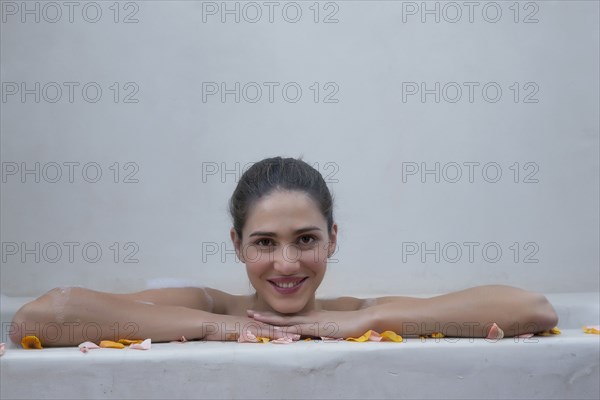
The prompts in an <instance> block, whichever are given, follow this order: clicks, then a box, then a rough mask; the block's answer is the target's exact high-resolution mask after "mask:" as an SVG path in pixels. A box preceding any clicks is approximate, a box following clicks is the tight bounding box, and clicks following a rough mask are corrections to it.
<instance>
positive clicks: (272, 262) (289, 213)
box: [231, 190, 337, 314]
mask: <svg viewBox="0 0 600 400" xmlns="http://www.w3.org/2000/svg"><path fill="white" fill-rule="evenodd" d="M336 236H337V225H335V224H334V226H333V228H332V232H331V235H328V232H327V221H326V220H325V218H324V217H323V215H322V214H321V212H320V211H319V209H318V207H317V205H316V204H315V202H314V201H313V200H312V199H311V198H310V196H309V195H307V194H305V193H303V192H299V191H278V190H276V191H274V192H272V193H270V194H269V195H267V196H265V197H263V198H261V199H259V200H258V201H257V202H256V203H255V204H254V205H253V206H252V208H251V209H250V211H249V213H248V217H247V219H246V224H245V226H244V230H243V232H242V238H243V239H242V240H241V241H240V240H239V238H238V237H237V235H236V233H235V230H234V229H232V230H231V238H232V240H233V242H234V246H235V248H236V252H237V255H238V258H239V259H240V260H241V261H242V262H244V263H245V264H246V270H247V272H248V277H249V278H250V282H251V283H252V286H254V288H255V289H256V293H257V295H258V302H257V304H255V306H254V307H255V308H256V310H272V311H276V312H279V313H285V314H288V313H298V312H305V311H310V310H311V309H313V308H314V306H315V291H316V290H317V288H318V287H319V285H320V284H321V281H322V280H323V277H324V275H325V269H326V266H327V258H328V256H330V255H331V254H333V252H334V251H335V243H336Z"/></svg>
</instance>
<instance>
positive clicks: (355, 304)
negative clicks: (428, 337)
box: [317, 296, 420, 311]
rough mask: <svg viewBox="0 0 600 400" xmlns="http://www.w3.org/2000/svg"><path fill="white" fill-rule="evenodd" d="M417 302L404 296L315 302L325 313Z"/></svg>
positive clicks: (335, 299) (349, 298)
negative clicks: (392, 303)
mask: <svg viewBox="0 0 600 400" xmlns="http://www.w3.org/2000/svg"><path fill="white" fill-rule="evenodd" d="M419 300H420V299H419V298H416V297H406V296H384V297H371V298H365V299H361V298H357V297H351V296H344V297H336V298H329V299H319V300H317V304H320V309H321V310H325V311H356V310H362V309H363V308H368V307H373V306H376V305H380V304H385V303H391V302H394V303H398V304H403V305H406V306H410V305H414V304H415V303H416V302H418V301H419Z"/></svg>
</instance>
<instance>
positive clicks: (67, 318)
mask: <svg viewBox="0 0 600 400" xmlns="http://www.w3.org/2000/svg"><path fill="white" fill-rule="evenodd" d="M332 210H333V201H332V197H331V194H330V192H329V189H328V188H327V185H326V184H325V181H324V180H323V178H322V176H321V175H320V174H319V172H318V171H316V170H315V169H314V168H312V167H311V166H309V165H308V164H307V163H305V162H303V161H301V160H296V159H291V158H287V159H282V158H280V157H277V158H270V159H265V160H263V161H261V162H259V163H257V164H254V165H253V166H252V167H251V168H250V169H248V170H247V171H246V172H245V173H244V174H243V176H242V177H241V179H240V182H239V183H238V185H237V188H236V189H235V191H234V193H233V196H232V197H231V200H230V212H231V216H232V218H233V227H232V229H231V232H230V234H231V240H232V241H233V244H234V246H235V250H236V253H237V256H238V258H239V259H240V260H241V261H242V262H244V263H245V264H246V270H247V273H248V277H249V278H250V282H251V283H252V286H254V289H255V290H256V293H255V294H254V295H248V296H241V295H239V296H238V295H231V294H228V293H225V292H222V291H220V290H217V289H212V288H195V287H187V288H165V289H152V290H145V291H142V292H138V293H131V294H111V293H103V292H98V291H93V290H89V289H84V288H78V287H73V288H56V289H53V290H51V291H50V292H48V293H46V294H44V295H43V296H41V297H40V298H38V299H36V300H35V301H33V302H31V303H28V304H26V305H24V306H23V307H22V308H21V309H20V310H19V311H18V312H17V313H16V315H15V317H14V320H13V325H12V328H11V335H10V336H11V339H12V340H13V341H14V342H16V343H19V342H20V341H21V339H22V337H23V336H26V335H36V336H38V338H40V340H41V342H42V345H44V346H68V345H77V344H78V343H81V342H83V341H87V340H92V341H99V340H104V339H108V340H116V339H118V338H126V337H128V338H151V339H152V340H153V341H154V342H161V341H171V340H178V339H180V338H181V337H182V336H184V337H185V338H187V339H188V340H189V339H204V340H236V339H238V338H239V337H240V335H245V333H246V332H247V331H250V332H251V333H252V334H254V335H257V336H266V337H270V338H280V337H290V335H294V334H301V335H302V336H317V337H318V336H329V337H339V338H346V337H355V336H360V335H362V334H363V333H365V332H366V331H367V330H369V329H373V330H375V331H378V332H382V331H385V330H392V331H395V332H397V333H399V334H401V335H429V334H431V333H433V332H442V333H444V334H445V335H447V336H454V337H486V336H487V335H488V333H489V332H490V330H491V327H492V325H493V323H496V324H497V326H498V327H499V328H500V329H501V330H502V331H504V335H505V336H514V335H519V334H523V333H529V332H540V331H544V330H548V329H551V328H553V327H555V326H556V324H557V316H556V312H555V311H554V309H553V307H552V306H551V305H550V303H549V302H548V301H547V299H546V298H545V297H544V296H543V295H541V294H538V293H533V292H529V291H525V290H522V289H518V288H514V287H510V286H502V285H490V286H481V287H475V288H471V289H466V290H462V291H459V292H454V293H450V294H446V295H442V296H436V297H432V298H427V299H424V298H411V297H400V296H388V297H380V298H374V299H359V298H354V297H339V298H335V299H316V298H315V292H316V290H317V288H318V287H319V285H320V284H321V281H322V280H323V277H324V275H325V269H326V265H327V258H328V257H330V256H331V255H332V254H333V252H334V251H335V248H336V239H337V233H338V227H337V224H336V223H334V220H333V212H332ZM296 338H297V336H296Z"/></svg>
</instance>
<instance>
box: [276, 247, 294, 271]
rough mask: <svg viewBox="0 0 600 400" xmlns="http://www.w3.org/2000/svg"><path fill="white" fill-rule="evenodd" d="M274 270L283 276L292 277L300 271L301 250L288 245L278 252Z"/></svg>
mask: <svg viewBox="0 0 600 400" xmlns="http://www.w3.org/2000/svg"><path fill="white" fill-rule="evenodd" d="M277 253H278V254H277V256H276V257H275V260H274V264H273V268H274V269H275V270H276V271H277V272H279V273H281V274H282V275H292V274H294V273H296V272H297V271H298V270H299V269H300V255H301V253H300V249H299V248H298V246H294V245H286V246H283V247H282V248H281V251H278V252H277Z"/></svg>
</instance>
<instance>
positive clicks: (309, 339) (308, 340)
mask: <svg viewBox="0 0 600 400" xmlns="http://www.w3.org/2000/svg"><path fill="white" fill-rule="evenodd" d="M311 340H312V339H311V338H309V337H307V338H306V339H304V341H305V342H310V341H311Z"/></svg>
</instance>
